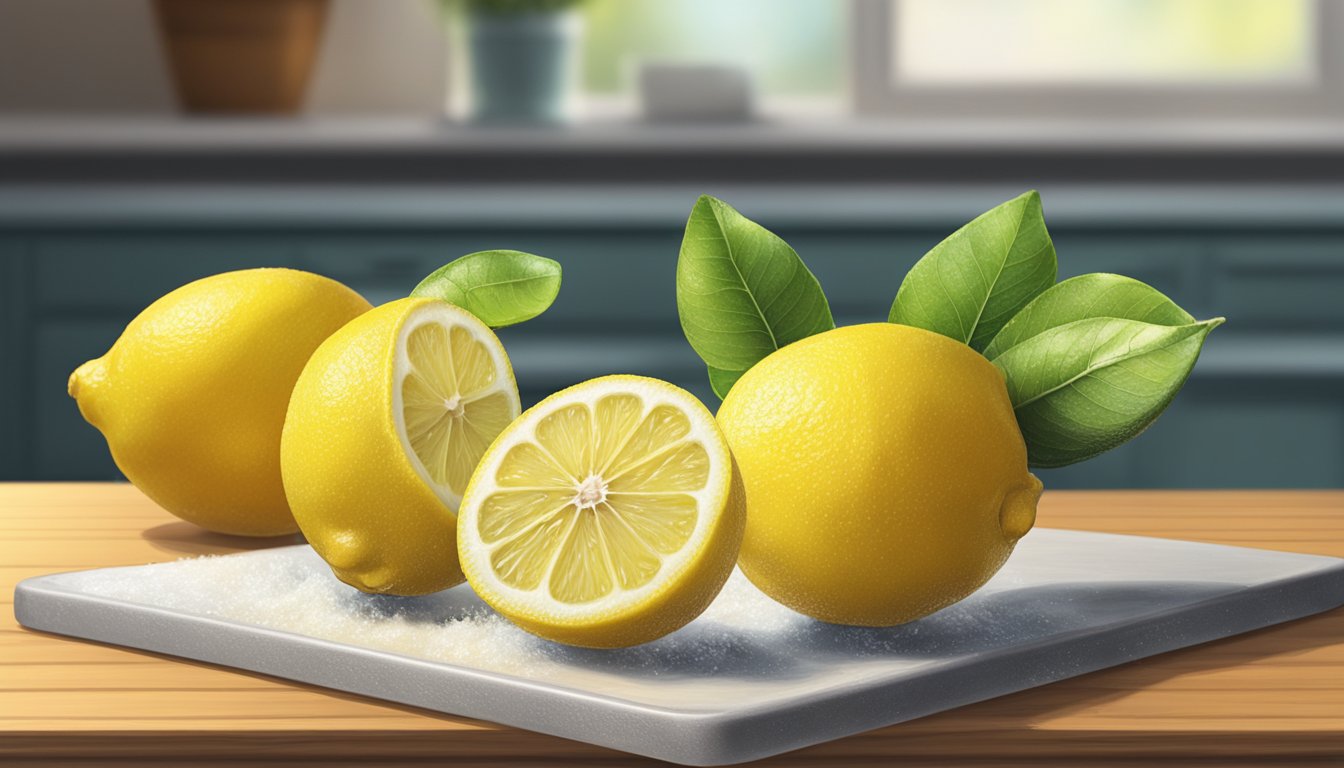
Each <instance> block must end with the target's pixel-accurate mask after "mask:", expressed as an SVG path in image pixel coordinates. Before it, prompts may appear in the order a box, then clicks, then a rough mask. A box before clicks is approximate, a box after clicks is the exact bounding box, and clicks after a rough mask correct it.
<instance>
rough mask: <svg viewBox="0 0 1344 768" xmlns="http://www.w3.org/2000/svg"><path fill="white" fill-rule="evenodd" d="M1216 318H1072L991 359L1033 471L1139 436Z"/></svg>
mask: <svg viewBox="0 0 1344 768" xmlns="http://www.w3.org/2000/svg"><path fill="white" fill-rule="evenodd" d="M1222 322H1223V319H1222V318H1216V319H1214V320H1206V321H1204V322H1201V323H1187V324H1184V325H1159V324H1156V323H1146V322H1142V321H1139V320H1129V319H1124V318H1115V317H1093V318H1088V319H1083V320H1075V321H1073V322H1069V323H1065V324H1063V325H1059V326H1056V327H1054V328H1049V329H1047V330H1044V331H1042V332H1040V333H1037V334H1035V335H1032V336H1030V337H1029V338H1026V339H1025V340H1023V341H1022V342H1021V343H1018V344H1016V345H1014V346H1011V347H1008V348H1007V349H1005V350H1003V351H1002V352H1000V353H999V354H998V355H997V356H996V357H994V358H993V361H992V362H993V363H994V365H996V366H998V367H999V370H1001V371H1002V372H1003V374H1004V377H1005V378H1006V380H1007V385H1008V395H1009V397H1010V399H1011V400H1012V402H1013V410H1014V412H1015V413H1016V415H1017V423H1018V426H1019V427H1020V428H1021V430H1022V437H1023V438H1024V439H1025V440H1026V443H1027V460H1028V463H1029V464H1031V466H1033V467H1062V466H1065V465H1067V464H1073V463H1075V462H1079V461H1083V460H1084V459H1089V458H1092V457H1093V456H1096V455H1097V454H1099V453H1102V452H1104V451H1108V450H1110V449H1111V448H1114V447H1115V446H1117V445H1120V444H1121V443H1123V442H1125V441H1126V440H1129V439H1130V438H1132V437H1134V436H1135V435H1138V434H1139V433H1140V432H1142V431H1143V430H1144V429H1146V428H1147V427H1148V425H1150V424H1152V423H1153V420H1154V419H1156V418H1157V417H1158V415H1159V414H1161V413H1162V411H1163V410H1164V409H1165V408H1166V407H1167V405H1168V404H1170V403H1171V400H1172V398H1173V397H1175V396H1176V393H1177V392H1178V391H1179V390H1180V388H1181V386H1182V385H1183V384H1184V383H1185V380H1186V378H1187V377H1188V376H1189V375H1190V370H1191V369H1192V368H1193V367H1194V365H1195V360H1196V359H1198V358H1199V351H1200V349H1201V348H1202V347H1203V344H1204V339H1205V337H1206V336H1208V333H1209V331H1211V330H1213V329H1214V328H1216V327H1217V326H1218V325H1220V324H1222Z"/></svg>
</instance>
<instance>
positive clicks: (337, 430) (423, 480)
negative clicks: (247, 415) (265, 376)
mask: <svg viewBox="0 0 1344 768" xmlns="http://www.w3.org/2000/svg"><path fill="white" fill-rule="evenodd" d="M518 412H519V403H518V387H517V384H515V383H514V379H513V369H512V368H511V367H510V366H509V359H508V356H507V355H506V354H505V353H504V347H503V346H502V345H501V344H500V343H499V339H498V338H497V337H496V336H495V334H494V333H493V332H492V331H491V330H490V329H489V328H488V327H486V325H485V324H484V323H482V322H481V321H480V320H478V319H476V317H475V316H474V315H472V314H470V313H469V312H466V311H465V310H462V309H459V308H458V307H455V306H453V305H451V304H448V303H445V302H442V301H438V300H436V299H401V300H399V301H393V302H390V303H388V304H384V305H383V306H381V307H378V308H376V309H373V310H370V311H369V312H367V313H365V314H363V315H361V316H360V317H358V318H356V319H355V320H353V321H351V322H350V323H349V324H347V325H346V326H345V327H343V328H341V329H340V330H339V331H337V332H336V333H335V334H334V335H332V336H331V337H330V338H329V339H327V340H326V341H325V342H324V343H323V344H322V345H321V346H320V347H318V349H317V351H316V352H314V353H313V356H312V358H311V359H309V361H308V364H307V366H305V367H304V369H303V373H302V374H301V375H300V376H299V380H298V383H297V384H296V385H295V387H294V392H293V394H292V395H291V396H290V401H289V411H288V413H287V415H286V417H285V428H284V432H283V434H282V436H281V441H280V469H281V475H282V476H283V478H284V484H285V495H286V497H287V498H288V500H289V505H290V509H291V510H292V511H293V512H294V518H295V519H296V520H297V521H298V523H299V527H300V528H301V529H302V530H303V534H304V536H305V537H307V539H308V541H309V543H311V544H312V546H313V548H314V549H315V550H317V552H318V554H320V555H321V556H322V557H323V559H325V560H326V561H327V563H328V564H329V565H330V566H331V568H332V571H333V572H335V574H336V576H337V577H338V578H340V579H341V580H342V581H344V582H346V583H347V584H350V585H352V586H354V587H357V588H359V589H361V590H364V591H366V592H383V593H391V594H398V595H418V594H424V593H427V592H435V591H438V590H440V589H444V588H446V587H450V586H452V585H454V584H457V583H459V582H461V581H462V571H461V569H460V568H459V567H458V563H457V543H456V536H457V518H456V516H455V513H456V511H457V507H458V504H459V503H460V502H461V499H462V494H463V493H464V492H465V491H466V488H467V484H468V481H469V480H470V478H471V473H472V470H473V469H475V467H476V464H477V462H478V461H480V459H481V456H482V455H484V454H485V451H486V448H487V447H488V446H489V445H490V443H491V441H493V440H494V439H495V437H496V436H497V435H498V434H499V433H500V432H502V431H503V430H504V428H505V427H506V426H508V424H509V422H511V421H513V419H514V418H516V417H517V416H518Z"/></svg>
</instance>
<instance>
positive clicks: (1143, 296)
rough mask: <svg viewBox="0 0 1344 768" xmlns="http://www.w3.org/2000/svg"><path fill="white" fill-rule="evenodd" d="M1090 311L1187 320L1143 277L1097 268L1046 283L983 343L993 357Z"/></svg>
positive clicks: (1179, 321)
mask: <svg viewBox="0 0 1344 768" xmlns="http://www.w3.org/2000/svg"><path fill="white" fill-rule="evenodd" d="M1091 317H1118V318H1122V319H1125V320H1139V321H1141V322H1145V323H1153V324H1155V325H1188V324H1190V323H1193V322H1195V318H1193V317H1191V316H1190V313H1188V312H1186V311H1185V310H1183V309H1181V308H1180V307H1178V306H1176V303H1175V302H1174V301H1172V300H1171V299H1169V298H1167V297H1166V296H1165V295H1163V294H1162V292H1161V291H1158V290H1157V289H1156V288H1153V287H1151V286H1149V285H1147V284H1145V283H1142V282H1139V281H1138V280H1135V279H1133V278H1130V277H1125V276H1123V275H1111V274H1106V273H1104V272H1097V273H1093V274H1090V275H1080V276H1078V277H1072V278H1069V279H1068V280H1064V281H1063V282H1060V283H1058V284H1056V285H1052V286H1051V287H1050V288H1048V289H1046V291H1045V292H1044V293H1042V294H1041V295H1039V296H1037V297H1036V298H1035V299H1032V301H1031V303H1030V304H1028V305H1027V306H1025V307H1023V308H1022V311H1020V312H1018V313H1017V314H1016V315H1014V316H1013V319H1012V320H1009V321H1008V324H1007V325H1005V326H1003V330H1001V331H999V333H998V335H996V336H995V337H994V340H993V341H991V342H990V343H989V346H987V347H985V350H984V351H985V357H988V358H989V359H991V360H993V359H994V358H995V357H997V356H998V355H999V353H1000V352H1003V351H1004V350H1006V349H1010V348H1011V347H1014V346H1016V345H1018V344H1021V343H1022V342H1023V341H1025V340H1027V339H1029V338H1031V337H1032V336H1035V335H1037V334H1039V333H1042V332H1043V331H1047V330H1049V329H1051V328H1054V327H1056V326H1060V325H1064V324H1066V323H1072V322H1074V321H1075V320H1086V319H1088V318H1091Z"/></svg>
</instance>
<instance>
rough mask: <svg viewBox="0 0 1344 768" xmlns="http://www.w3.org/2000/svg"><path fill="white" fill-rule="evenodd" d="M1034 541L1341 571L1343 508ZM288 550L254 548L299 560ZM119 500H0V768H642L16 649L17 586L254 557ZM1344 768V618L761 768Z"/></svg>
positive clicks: (173, 671)
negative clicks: (1136, 539)
mask: <svg viewBox="0 0 1344 768" xmlns="http://www.w3.org/2000/svg"><path fill="white" fill-rule="evenodd" d="M1038 525H1040V526H1049V527H1056V528H1077V529H1086V530H1093V531H1110V532H1118V533H1134V534H1143V535H1148V536H1159V537H1164V538H1178V539H1190V540H1195V541H1207V542H1214V543H1219V544H1235V545H1242V546H1251V547H1262V548H1265V549H1278V550H1284V551H1290V552H1310V553H1317V554H1324V555H1334V556H1344V491H1275V492H1266V491H1262V492H1242V491H1236V492H1232V491H1218V492H1206V491H1177V492H1159V491H1106V492H1102V491H1097V492H1059V491H1055V492H1049V493H1047V494H1046V496H1045V498H1044V499H1043V500H1042V504H1041V509H1040V515H1039V518H1038ZM293 541H294V539H285V540H283V541H269V542H265V543H264V544H269V545H275V544H288V543H292V542H293ZM256 546H258V543H257V542H253V541H249V540H246V539H236V538H231V537H227V536H220V535H216V534H210V533H206V532H204V531H201V530H199V529H197V528H194V527H193V526H190V525H188V524H186V523H182V522H178V521H177V520H175V519H174V518H172V517H171V516H169V515H168V514H167V513H165V512H163V511H162V510H160V509H158V508H157V507H155V506H154V505H153V504H152V503H151V502H149V501H148V500H147V499H145V497H144V496H142V495H141V494H140V493H139V492H138V491H136V490H135V489H134V488H131V487H130V486H126V485H119V484H0V601H3V602H4V603H6V604H7V606H8V607H7V608H6V610H5V611H4V612H3V616H4V618H3V619H2V620H0V764H4V765H18V764H24V763H34V762H40V761H43V760H50V761H53V762H62V763H68V762H71V761H81V762H82V761H83V760H87V759H99V760H104V761H108V762H109V763H116V762H121V763H124V764H134V765H143V764H144V762H145V761H146V760H149V759H158V760H166V761H174V762H180V761H191V762H192V763H193V764H205V763H208V762H218V763H221V764H222V763H225V762H228V761H231V760H232V761H237V760H239V759H247V760H248V762H249V764H251V765H259V764H265V763H268V762H270V763H280V762H285V763H289V764H292V763H295V762H304V761H311V762H313V763H320V764H324V765H325V764H332V763H338V762H341V763H347V764H348V763H350V762H359V761H368V762H377V763H379V764H383V765H386V764H410V763H427V762H441V763H443V764H451V765H454V766H478V765H479V766H486V765H489V766H500V765H515V764H517V765H523V764H527V765H542V764H545V765H553V764H556V763H568V764H578V765H651V764H654V763H655V761H651V760H646V759H643V758H636V757H632V756H629V755H625V754H622V753H618V752H613V751H610V750H606V749H601V748H598V747H591V746H587V745H584V744H579V743H575V742H571V741H566V740H564V739H559V738H555V737H551V736H543V735H539V734H533V733H528V732H524V731H518V730H515V729H512V728H506V727H503V726H497V725H492V724H490V723H483V722H478V721H474V720H467V719H463V718H455V717H446V716H442V715H438V714H433V713H429V712H424V711H421V710H417V709H413V708H410V707H402V706H396V705H389V704H385V703H381V702H378V701H374V700H370V699H364V698H361V697H357V696H351V695H347V694H342V693H337V692H334V691H330V690H325V689H321V688H314V687H310V686H304V685H296V684H293V683H289V682H286V681H284V680H279V679H275V678H270V677H265V676H262V675H255V674H249V673H242V672H235V671H231V670H228V669H223V668H218V667H214V666H210V665H207V664H199V663H195V662H185V661H179V660H175V659H171V658H169V657H165V656H159V655H155V654H150V653H142V652H138V651H130V650H124V649H121V648H117V647H113V646H105V645H99V644H96V643H90V642H84V641H77V640H69V639H65V638H61V637H57V636H53V635H46V634H43V633H38V632H32V631H28V630H25V629H22V628H20V627H19V626H18V625H17V624H16V623H15V621H14V619H13V601H14V597H13V595H14V585H15V584H16V583H17V582H18V581H19V580H21V579H24V578H27V577H29V576H36V575H39V574H46V573H54V572H57V571H67V570H76V569H82V568H91V567H97V566H112V565H132V564H139V563H146V562H154V561H161V560H172V559H176V558H178V557H183V556H189V555H197V554H203V553H220V552H231V551H234V550H238V549H243V548H248V547H256ZM1194 758H1203V759H1204V760H1206V761H1209V762H1210V764H1232V763H1236V764H1239V765H1242V764H1256V763H1259V764H1272V763H1275V764H1276V763H1279V762H1282V761H1285V760H1289V759H1302V760H1313V761H1315V760H1323V761H1326V762H1340V763H1344V610H1335V611H1332V612H1330V613H1326V614H1322V615H1319V616H1315V617H1312V618H1308V619H1303V620H1300V621H1296V622H1292V623H1289V624H1284V625H1280V626H1277V627H1271V628H1269V629H1264V630H1260V631H1258V632H1253V633H1250V634H1247V635H1242V636H1239V637H1234V638H1230V639H1227V640H1221V641H1218V642H1214V643H1209V644H1206V645H1203V646H1199V647H1196V648H1188V649H1185V650H1181V651H1176V652H1173V653H1168V654H1165V655H1163V656H1159V657H1155V658H1151V659H1146V660H1143V661H1138V662H1135V663H1132V664H1127V665H1124V666H1121V667H1116V668H1113V669H1109V670H1105V671H1102V672H1096V673H1093V674H1090V675H1085V676H1082V677H1078V678H1074V679H1071V680H1066V681H1063V682H1059V683H1054V684H1052V685H1047V686H1045V687H1042V688H1037V689H1034V690H1030V691H1024V692H1022V693H1017V694H1013V695H1011V696H1005V697H1002V698H999V699H995V700H992V701H987V702H982V703H980V704H975V705H971V706H968V707H963V708H961V709H957V710H953V711H950V712H945V713H942V714H938V715H934V716H931V717H926V718H923V719H920V720H915V721H912V722H908V723H904V724H901V725H896V726H892V727H889V728H882V729H879V730H876V731H871V732H869V733H864V734H860V735H857V736H852V737H849V738H846V739H841V740H839V741H835V742H831V743H829V744H822V745H818V746H815V747H811V748H808V749H803V750H799V751H797V752H792V753H789V754H786V755H781V756H778V757H775V758H771V759H770V760H767V761H763V763H762V764H763V765H779V766H784V765H809V766H821V765H879V764H887V763H891V762H894V761H895V760H896V759H901V760H902V761H903V762H904V764H906V765H910V764H919V763H921V762H922V763H928V764H938V765H947V764H954V763H965V764H974V765H996V766H1003V765H1017V764H1020V765H1039V764H1041V763H1045V762H1054V763H1056V764H1058V765H1066V764H1076V763H1077V762H1079V761H1080V760H1082V759H1088V760H1091V761H1099V762H1101V763H1103V764H1106V765H1130V764H1133V765H1138V764H1140V763H1152V762H1155V761H1161V760H1166V761H1171V762H1173V763H1180V764H1186V763H1188V762H1189V761H1190V760H1191V759H1194Z"/></svg>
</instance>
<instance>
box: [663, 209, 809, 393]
mask: <svg viewBox="0 0 1344 768" xmlns="http://www.w3.org/2000/svg"><path fill="white" fill-rule="evenodd" d="M677 313H678V315H680V317H681V329H682V332H683V333H685V334H686V340H687V341H689V342H690V343H691V347H692V348H693V349H695V352H696V354H698V355H700V358H701V359H702V360H704V361H705V363H706V365H708V366H709V368H710V369H711V370H710V382H711V384H712V385H713V386H714V391H715V392H716V393H718V394H719V395H720V396H723V395H726V394H727V389H728V388H731V386H732V382H733V381H735V380H736V376H730V375H729V374H728V372H737V374H736V375H741V372H744V371H746V370H747V369H748V368H750V367H751V366H752V365H754V364H755V363H756V362H757V361H758V360H760V359H761V358H763V357H765V356H766V355H768V354H770V353H771V352H774V351H775V350H776V349H779V348H780V347H783V346H785V345H786V344H791V343H793V342H795V341H798V340H799V339H803V338H806V337H808V336H811V335H812V334H814V333H820V332H821V331H826V330H830V329H831V328H834V327H835V320H834V319H833V318H832V317H831V308H830V306H829V305H828V304H827V303H826V296H825V294H823V293H822V291H821V284H820V283H818V282H817V278H816V277H814V276H813V275H812V273H811V272H809V271H808V269H807V266H806V265H804V264H803V261H802V259H800V258H798V254H797V253H795V252H794V250H793V249H792V248H790V247H789V244H788V243H786V242H784V241H783V240H781V239H780V238H779V237H777V236H776V235H774V234H773V233H771V232H770V231H769V230H767V229H765V228H764V227H762V226H760V225H759V224H757V223H755V222H753V221H751V220H750V219H748V218H746V217H745V216H743V215H742V214H740V213H738V212H737V211H735V210H733V208H732V207H731V206H729V205H728V204H727V203H725V202H723V201H722V200H716V199H715V198H712V197H709V196H707V195H706V196H702V197H701V198H700V199H699V200H697V201H696V203H695V207H694V208H692V209H691V216H690V219H689V220H687V222H686V234H685V237H684V238H683V239H682V242H681V255H680V257H679V258H678V259H677ZM715 369H717V371H716V370H715ZM721 388H722V391H720V389H721Z"/></svg>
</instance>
